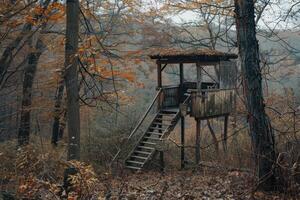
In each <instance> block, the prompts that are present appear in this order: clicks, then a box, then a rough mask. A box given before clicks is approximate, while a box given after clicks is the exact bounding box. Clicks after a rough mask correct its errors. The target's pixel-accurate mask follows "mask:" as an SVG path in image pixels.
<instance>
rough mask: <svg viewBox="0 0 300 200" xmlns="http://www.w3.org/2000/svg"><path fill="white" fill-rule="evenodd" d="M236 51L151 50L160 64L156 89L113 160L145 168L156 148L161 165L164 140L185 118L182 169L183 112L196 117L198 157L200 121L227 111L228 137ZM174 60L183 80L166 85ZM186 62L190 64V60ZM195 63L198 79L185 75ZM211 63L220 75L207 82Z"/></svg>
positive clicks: (196, 149) (137, 167)
mask: <svg viewBox="0 0 300 200" xmlns="http://www.w3.org/2000/svg"><path fill="white" fill-rule="evenodd" d="M237 57H238V56H237V55H236V54H232V53H223V52H220V51H215V50H208V49H200V50H178V49H162V50H158V51H156V52H155V53H152V54H151V55H150V58H151V59H154V60H156V64H157V94H156V95H155V97H154V99H153V100H152V102H151V104H150V105H149V107H148V109H147V110H146V112H145V114H144V115H143V116H142V118H141V119H140V121H139V123H138V124H137V126H136V127H135V129H134V130H133V131H132V133H131V134H130V135H129V137H128V138H127V140H126V141H125V142H124V144H123V145H122V147H121V149H120V150H119V151H118V153H117V154H116V155H115V157H114V159H113V162H112V163H113V164H114V165H115V164H117V163H118V164H121V166H125V167H126V168H129V169H133V170H140V169H142V168H143V167H144V166H145V164H146V163H147V162H149V161H150V160H151V158H152V157H153V155H155V153H156V152H159V153H160V159H161V160H162V167H163V148H161V146H162V145H163V141H164V140H165V139H166V138H167V137H168V135H169V134H170V133H171V132H172V130H173V129H174V127H175V126H176V124H177V123H178V122H179V121H180V122H181V123H180V124H181V134H180V138H181V141H180V142H181V144H180V148H181V168H184V164H185V147H184V146H185V117H186V116H187V115H190V116H191V117H194V118H195V120H196V131H195V162H196V163H199V161H200V127H201V120H205V119H209V118H215V117H220V116H224V118H225V120H224V140H226V137H227V136H226V135H227V124H228V116H229V114H230V113H231V112H232V110H233V107H234V104H235V83H236V74H237V73H236V71H237V69H236V64H235V61H234V59H236V58H237ZM170 64H173V65H174V64H177V65H178V67H179V79H180V80H179V84H178V85H164V84H163V77H162V72H163V71H164V70H165V68H166V67H168V65H170ZM187 64H188V65H187ZM191 64H193V65H194V66H195V67H196V74H197V79H196V81H194V82H193V81H188V80H185V76H184V68H185V67H191V66H192V65H191ZM211 67H213V69H214V70H215V72H216V75H217V78H216V79H213V81H209V82H206V81H204V79H203V77H204V75H205V74H206V75H208V76H209V73H208V72H207V71H208V68H211Z"/></svg>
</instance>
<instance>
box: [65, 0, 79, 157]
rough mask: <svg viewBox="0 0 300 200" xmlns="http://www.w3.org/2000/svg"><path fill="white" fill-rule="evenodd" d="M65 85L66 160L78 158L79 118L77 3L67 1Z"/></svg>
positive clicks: (74, 0) (75, 1)
mask: <svg viewBox="0 0 300 200" xmlns="http://www.w3.org/2000/svg"><path fill="white" fill-rule="evenodd" d="M66 15H67V27H66V46H65V51H66V52H65V84H66V91H67V112H68V115H67V118H68V120H67V121H68V135H69V139H68V160H74V159H75V160H79V158H80V116H79V114H80V113H79V87H78V58H77V56H76V54H77V49H78V31H79V1H78V0H67V9H66Z"/></svg>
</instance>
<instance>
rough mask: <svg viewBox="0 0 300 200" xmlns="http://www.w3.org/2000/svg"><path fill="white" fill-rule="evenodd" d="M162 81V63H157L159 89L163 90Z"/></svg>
mask: <svg viewBox="0 0 300 200" xmlns="http://www.w3.org/2000/svg"><path fill="white" fill-rule="evenodd" d="M161 86H162V79H161V63H160V62H157V87H158V88H161Z"/></svg>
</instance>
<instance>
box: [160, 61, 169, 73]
mask: <svg viewBox="0 0 300 200" xmlns="http://www.w3.org/2000/svg"><path fill="white" fill-rule="evenodd" d="M167 65H168V63H165V65H164V66H163V67H162V68H161V71H164V69H165V68H166V66H167Z"/></svg>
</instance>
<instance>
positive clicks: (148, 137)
mask: <svg viewBox="0 0 300 200" xmlns="http://www.w3.org/2000/svg"><path fill="white" fill-rule="evenodd" d="M172 93H173V95H172ZM184 97H185V100H184V101H183V102H182V104H185V105H188V104H189V102H190V95H185V96H184ZM177 98H178V87H177V88H175V89H174V88H167V89H162V88H161V89H159V90H158V92H157V94H156V96H155V97H154V99H153V100H152V102H151V104H150V105H149V107H148V109H147V111H146V112H145V113H144V115H143V116H142V117H141V119H140V121H139V122H138V124H137V125H136V127H135V128H134V130H133V131H132V132H131V134H130V135H129V136H128V138H126V140H125V141H124V142H123V143H122V144H121V146H120V149H119V150H118V152H117V153H116V155H115V156H114V158H113V160H112V163H111V168H112V171H115V169H119V167H121V168H123V167H125V168H127V169H132V170H140V169H142V168H143V167H144V166H145V164H146V163H147V161H149V160H150V159H151V158H152V157H153V155H154V153H155V151H156V150H157V147H158V146H159V145H162V144H163V140H165V139H166V138H167V137H168V136H169V134H170V133H171V131H172V130H173V129H174V128H175V126H176V124H177V122H178V121H179V118H180V111H179V102H178V101H175V99H177Z"/></svg>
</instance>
